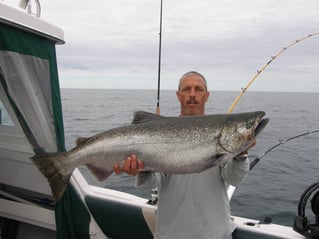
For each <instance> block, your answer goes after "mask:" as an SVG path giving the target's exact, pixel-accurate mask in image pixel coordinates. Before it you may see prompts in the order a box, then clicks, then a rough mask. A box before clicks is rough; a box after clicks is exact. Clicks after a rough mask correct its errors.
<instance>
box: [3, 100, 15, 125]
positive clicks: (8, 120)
mask: <svg viewBox="0 0 319 239" xmlns="http://www.w3.org/2000/svg"><path fill="white" fill-rule="evenodd" d="M0 125H7V126H14V124H13V122H12V120H11V118H10V116H9V114H8V111H7V110H6V109H5V107H4V106H3V104H2V101H1V100H0Z"/></svg>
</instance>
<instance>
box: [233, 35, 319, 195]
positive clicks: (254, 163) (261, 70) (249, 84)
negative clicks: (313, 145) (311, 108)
mask: <svg viewBox="0 0 319 239" xmlns="http://www.w3.org/2000/svg"><path fill="white" fill-rule="evenodd" d="M316 35H319V32H316V33H313V34H308V35H307V36H305V37H302V38H300V39H298V40H295V41H294V42H292V43H290V44H289V45H288V46H286V47H283V48H282V49H281V50H280V51H279V52H278V53H277V54H276V55H275V56H272V57H271V59H270V60H269V61H268V62H267V63H266V64H264V65H263V66H262V67H261V69H260V70H257V73H256V74H255V75H254V76H253V77H252V79H251V80H250V81H249V82H248V84H247V85H246V87H245V88H242V91H241V92H240V94H239V95H238V96H237V98H236V99H235V100H234V102H233V103H232V105H231V106H230V108H229V109H228V111H227V113H228V114H230V113H231V112H232V111H233V109H234V108H235V106H236V105H237V104H238V102H239V100H240V99H241V97H242V96H243V95H244V94H245V93H246V91H247V90H248V88H249V87H250V86H251V85H252V84H253V82H254V81H255V80H256V79H257V77H258V76H259V75H260V74H261V73H262V72H263V71H264V70H265V69H266V68H267V67H268V66H269V65H270V64H271V63H272V62H273V61H274V60H275V59H277V58H278V57H279V56H280V55H281V54H282V53H284V52H285V51H287V49H289V48H291V47H292V46H294V45H296V44H298V43H300V42H302V41H304V40H306V39H308V38H310V37H313V36H316ZM316 132H318V131H317V130H316V131H313V132H310V133H304V134H301V135H297V136H294V137H291V138H289V139H287V140H283V141H279V143H278V144H276V145H274V146H273V147H271V148H270V149H268V150H267V151H266V152H265V153H263V154H262V155H260V156H259V157H257V158H255V159H254V160H253V161H252V162H251V165H250V170H251V169H253V168H254V167H255V166H256V164H257V163H258V162H259V161H260V159H261V158H263V157H264V156H265V155H266V154H267V153H269V152H270V151H271V150H273V149H274V148H276V147H278V146H279V145H282V144H283V143H285V142H287V141H290V140H293V139H295V138H299V137H302V136H304V135H308V134H311V133H316ZM235 190H236V187H234V186H231V185H230V186H228V188H227V195H228V198H229V200H231V198H232V196H233V194H234V192H235Z"/></svg>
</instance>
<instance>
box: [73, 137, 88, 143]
mask: <svg viewBox="0 0 319 239" xmlns="http://www.w3.org/2000/svg"><path fill="white" fill-rule="evenodd" d="M87 139H88V138H87V137H79V138H77V139H76V140H75V144H76V145H79V144H81V143H83V142H84V141H85V140H87Z"/></svg>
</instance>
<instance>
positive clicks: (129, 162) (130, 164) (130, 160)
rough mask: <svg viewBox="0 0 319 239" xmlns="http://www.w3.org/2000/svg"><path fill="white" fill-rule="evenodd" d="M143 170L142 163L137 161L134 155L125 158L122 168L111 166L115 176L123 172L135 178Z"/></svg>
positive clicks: (116, 165) (115, 165)
mask: <svg viewBox="0 0 319 239" xmlns="http://www.w3.org/2000/svg"><path fill="white" fill-rule="evenodd" d="M143 168H144V163H143V162H142V161H141V160H139V159H137V157H136V155H131V156H129V157H127V159H126V160H125V161H124V163H123V166H122V167H121V166H120V165H119V164H117V163H116V164H114V166H113V170H114V172H115V173H116V174H121V173H122V172H125V173H127V174H128V175H131V176H136V175H137V174H138V172H139V170H141V169H143Z"/></svg>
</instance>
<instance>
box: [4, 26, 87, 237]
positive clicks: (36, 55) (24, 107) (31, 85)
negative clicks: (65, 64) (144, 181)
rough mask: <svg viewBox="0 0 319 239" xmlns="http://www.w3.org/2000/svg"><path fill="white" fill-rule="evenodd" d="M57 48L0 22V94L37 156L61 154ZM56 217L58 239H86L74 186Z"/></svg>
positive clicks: (84, 218)
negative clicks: (44, 152)
mask: <svg viewBox="0 0 319 239" xmlns="http://www.w3.org/2000/svg"><path fill="white" fill-rule="evenodd" d="M55 44H56V43H55V42H54V41H52V40H50V39H46V38H45V37H42V36H39V35H36V34H34V33H30V32H27V31H25V30H22V29H19V28H16V27H14V26H13V25H7V24H5V23H2V22H0V68H1V72H2V74H1V84H0V89H2V91H3V92H5V95H6V97H7V102H10V105H11V108H13V109H14V112H15V115H16V117H17V118H18V122H19V124H20V125H21V127H22V129H23V132H24V134H25V135H26V137H27V138H28V141H29V142H30V145H31V147H32V148H33V150H34V151H35V152H37V151H47V152H52V151H58V152H62V151H65V144H64V128H63V118H62V107H61V97H60V88H59V79H58V71H57V62H56V52H55ZM39 108H41V110H39ZM39 119H41V121H40V120H39ZM55 212H56V226H57V238H58V239H62V238H69V239H72V238H74V239H75V238H77V239H82V238H83V239H85V238H89V222H90V216H89V213H88V212H87V210H86V208H85V206H84V205H83V203H82V201H81V200H80V199H79V196H78V195H77V193H76V192H75V190H74V188H73V187H72V185H69V187H68V188H67V191H66V193H65V195H64V196H63V198H62V199H61V200H60V201H59V202H58V203H57V204H56V206H55Z"/></svg>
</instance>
